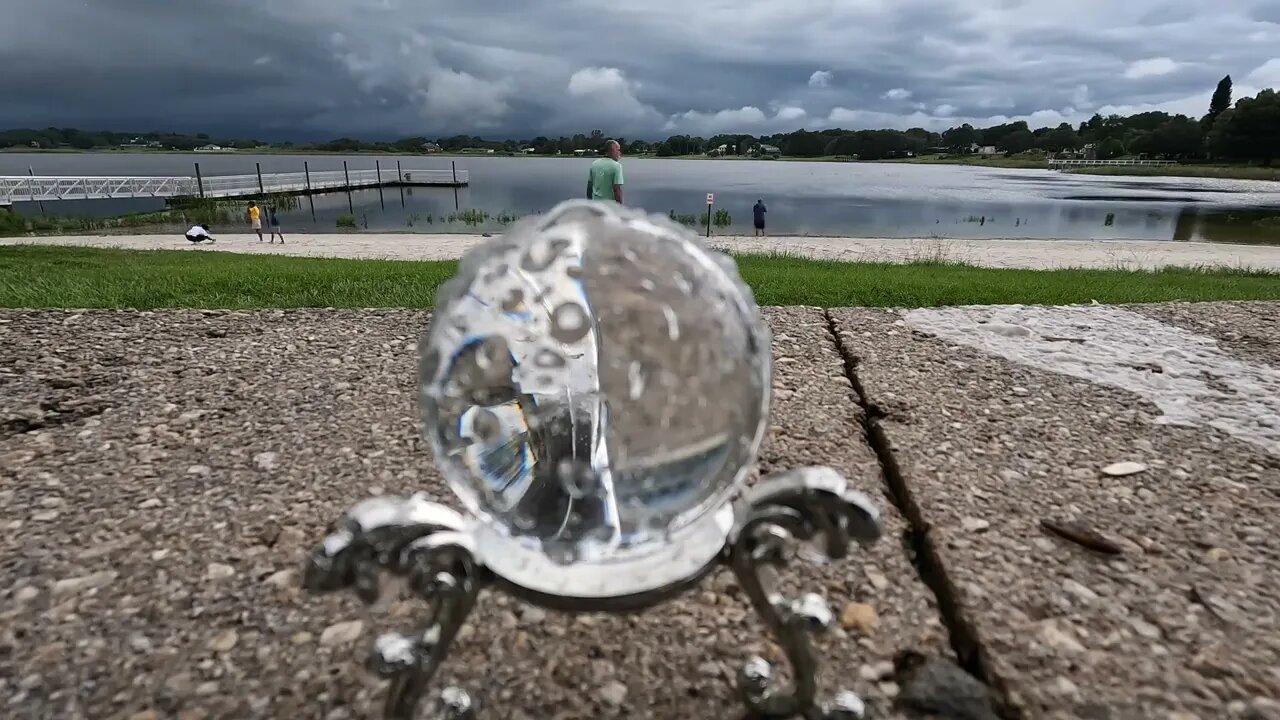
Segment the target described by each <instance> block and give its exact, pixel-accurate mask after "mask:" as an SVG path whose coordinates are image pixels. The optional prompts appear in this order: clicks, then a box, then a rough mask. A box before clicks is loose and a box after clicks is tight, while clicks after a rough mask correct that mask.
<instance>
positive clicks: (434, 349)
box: [420, 201, 770, 586]
mask: <svg viewBox="0 0 1280 720" xmlns="http://www.w3.org/2000/svg"><path fill="white" fill-rule="evenodd" d="M766 333H767V331H766V330H765V328H764V326H763V323H762V322H761V320H760V317H759V313H758V310H757V308H756V307H755V304H754V302H753V301H752V300H751V297H750V291H749V290H747V289H746V287H745V286H744V285H743V284H742V282H741V280H740V279H739V278H738V275H737V271H736V269H735V268H734V266H733V263H732V261H730V260H729V259H728V258H727V257H725V256H722V255H719V254H718V253H714V252H712V251H709V250H707V249H705V248H704V247H703V246H702V245H701V244H700V243H699V242H698V241H697V239H696V238H695V237H694V236H693V235H691V234H690V233H688V231H686V230H684V229H683V228H679V227H677V226H675V225H674V224H672V223H669V222H667V221H666V220H665V219H663V218H655V217H651V216H646V215H644V214H643V213H640V212H639V211H630V210H626V209H623V208H620V207H618V206H616V205H614V204H611V203H597V202H587V201H571V202H568V203H564V204H562V205H561V206H558V207H557V208H555V209H554V210H552V211H551V213H549V214H548V215H546V216H542V217H537V218H533V219H532V220H529V221H525V222H524V223H522V224H520V225H518V226H516V227H515V228H513V230H512V231H511V232H510V233H508V234H506V235H504V236H502V237H499V238H495V239H493V240H491V241H489V242H487V243H486V244H485V245H483V246H480V247H478V248H477V249H475V250H474V251H472V252H471V253H470V254H469V255H468V256H467V257H466V258H465V259H464V260H463V261H462V263H461V265H460V268H459V272H458V275H457V276H456V277H455V278H453V279H452V280H450V281H449V282H448V283H446V284H445V285H444V286H443V287H442V288H441V289H440V295H439V298H438V299H437V304H436V311H435V313H434V314H433V316H432V321H431V325H430V327H429V329H428V331H427V334H426V335H425V337H424V339H423V342H422V347H421V368H420V382H421V407H422V412H423V417H424V421H425V424H426V428H427V434H428V436H429V437H430V439H431V442H432V446H433V450H434V451H435V454H436V461H437V464H438V465H439V467H440V468H441V471H442V473H443V474H444V476H445V479H446V481H447V482H448V483H449V485H450V487H451V488H452V489H453V490H454V492H455V493H456V494H457V495H458V496H459V498H460V499H461V500H462V502H463V503H464V504H465V505H466V507H467V509H468V510H469V511H470V512H471V513H472V514H473V515H474V516H475V517H476V519H477V520H478V521H479V522H481V523H484V524H485V525H486V526H488V527H489V529H490V530H492V531H494V532H491V533H489V534H488V535H487V536H486V537H498V538H501V539H502V543H506V546H505V547H488V548H481V551H482V553H483V554H484V555H485V556H487V557H488V558H494V556H495V555H500V554H503V553H506V552H509V551H510V552H517V551H518V552H524V553H530V552H532V553H535V554H536V555H538V556H539V557H540V558H543V559H545V560H547V561H549V565H548V564H547V563H541V564H539V563H531V564H529V566H528V572H529V573H530V574H532V573H535V572H546V568H547V567H552V568H554V567H563V566H567V565H573V564H582V563H599V564H606V565H610V566H611V567H613V568H614V569H615V570H620V569H622V568H623V567H624V565H625V562H626V560H627V558H629V557H637V556H642V555H645V554H647V553H653V552H655V551H657V550H658V549H659V548H663V547H667V546H669V545H671V544H673V543H678V542H679V536H680V533H681V531H682V529H684V528H686V527H689V526H692V525H695V524H697V523H698V522H699V519H700V518H705V517H706V516H707V515H708V514H709V513H713V512H714V511H716V510H717V509H720V508H722V507H723V506H724V505H725V503H726V502H727V501H728V500H729V499H730V498H731V497H732V496H733V495H734V494H735V493H736V491H737V490H738V486H739V484H740V483H741V481H742V479H743V477H744V475H745V473H746V470H747V468H748V466H749V465H750V463H751V462H752V460H753V459H754V455H755V452H756V450H757V448H758V446H759V443H760V438H761V434H762V432H763V427H764V423H765V415H766V412H767V396H768V388H769V372H770V369H769V347H768V339H767V335H766ZM540 567H541V569H540V570H539V569H538V568H540ZM510 574H516V575H519V574H520V573H519V570H518V568H517V569H516V570H514V571H512V570H510V569H509V570H508V575H510ZM508 579H510V580H512V581H514V582H517V583H521V582H527V584H529V585H539V584H540V580H545V579H539V578H535V577H528V578H521V577H509V578H508ZM541 584H542V585H543V586H545V585H546V582H545V581H543V582H541Z"/></svg>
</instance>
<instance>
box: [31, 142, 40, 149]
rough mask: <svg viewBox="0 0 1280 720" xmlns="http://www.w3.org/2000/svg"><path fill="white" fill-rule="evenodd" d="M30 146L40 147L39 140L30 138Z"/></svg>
mask: <svg viewBox="0 0 1280 720" xmlns="http://www.w3.org/2000/svg"><path fill="white" fill-rule="evenodd" d="M31 147H33V148H37V149H39V147H40V141H39V140H32V141H31Z"/></svg>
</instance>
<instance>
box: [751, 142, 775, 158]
mask: <svg viewBox="0 0 1280 720" xmlns="http://www.w3.org/2000/svg"><path fill="white" fill-rule="evenodd" d="M747 154H748V155H750V156H751V157H779V156H781V155H782V150H781V149H780V148H779V147H778V146H776V145H766V144H765V143H760V144H759V145H753V146H752V147H751V149H750V150H748V151H747Z"/></svg>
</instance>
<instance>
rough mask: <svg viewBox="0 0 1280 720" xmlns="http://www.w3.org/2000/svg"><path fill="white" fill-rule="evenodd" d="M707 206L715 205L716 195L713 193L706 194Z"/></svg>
mask: <svg viewBox="0 0 1280 720" xmlns="http://www.w3.org/2000/svg"><path fill="white" fill-rule="evenodd" d="M707 204H708V205H715V204H716V194H715V193H707Z"/></svg>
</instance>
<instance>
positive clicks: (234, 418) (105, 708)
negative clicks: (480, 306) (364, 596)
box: [0, 308, 954, 720]
mask: <svg viewBox="0 0 1280 720" xmlns="http://www.w3.org/2000/svg"><path fill="white" fill-rule="evenodd" d="M766 314H767V317H768V319H769V321H770V323H771V325H772V326H773V328H774V330H775V338H774V346H773V347H774V354H775V358H776V367H775V377H774V389H775V396H774V397H775V403H774V410H773V414H772V416H771V427H770V432H769V433H768V437H767V439H766V443H765V446H764V448H763V450H762V456H761V466H762V469H764V470H765V471H769V470H778V469H785V468H789V467H793V466H796V465H799V464H810V463H822V464H830V465H833V466H835V467H837V468H838V469H840V470H841V471H843V472H844V473H846V474H847V475H848V476H849V478H850V480H851V482H853V483H854V484H856V485H857V486H858V487H860V488H861V489H863V490H864V491H865V492H867V493H868V494H869V495H871V496H872V497H873V498H874V499H875V500H876V501H877V502H878V503H879V504H880V507H881V510H882V513H883V516H884V520H885V525H886V531H887V532H886V536H885V538H884V539H883V540H882V541H881V542H880V543H879V544H878V545H876V546H875V547H873V548H871V549H869V550H868V551H866V552H859V551H857V550H855V551H854V552H853V553H852V554H851V556H850V558H849V559H848V560H846V561H842V562H840V563H829V564H825V565H817V564H811V563H809V562H806V561H804V560H802V559H798V560H796V561H795V562H794V564H793V566H792V567H793V568H794V571H793V573H791V574H789V575H787V577H788V578H789V579H788V582H787V583H786V585H787V588H788V590H789V591H792V592H795V591H800V590H804V591H819V592H822V593H823V594H825V595H826V597H827V599H828V601H829V602H830V603H831V605H832V609H833V611H834V613H835V615H836V617H837V618H838V619H839V621H838V623H837V626H836V627H835V628H834V629H833V630H832V631H831V632H829V633H828V634H827V635H825V636H823V637H822V638H821V639H820V640H819V645H820V647H821V649H822V652H823V653H824V659H823V662H824V667H825V670H824V675H823V678H822V687H823V689H824V691H825V692H826V693H827V694H830V693H831V692H833V691H835V690H836V689H839V688H844V689H850V690H854V691H856V692H858V693H859V694H860V695H861V696H862V697H863V698H864V699H865V700H866V701H867V702H868V704H869V705H870V706H871V707H872V709H873V710H874V711H875V712H876V713H877V715H876V716H877V717H884V718H893V717H915V716H913V715H909V714H903V713H904V712H906V711H900V710H897V709H895V708H894V707H893V701H894V698H895V696H898V695H899V694H900V693H903V691H904V688H903V687H902V686H901V685H900V684H899V682H898V680H899V677H898V675H897V671H896V669H895V667H894V664H893V662H892V661H893V659H894V658H895V657H896V656H898V655H899V653H901V652H902V651H907V650H909V651H912V652H914V653H918V654H919V655H921V656H924V657H927V658H930V659H931V662H936V663H938V664H939V665H938V666H939V667H943V668H945V667H950V665H949V663H950V662H951V660H952V659H953V658H954V656H953V655H952V653H951V649H950V646H949V644H948V635H947V631H946V629H945V627H944V624H943V622H942V620H941V616H940V613H939V612H938V610H937V608H936V607H935V599H934V596H933V594H932V592H931V591H930V590H929V589H928V588H927V587H926V586H925V585H924V584H923V583H922V582H921V581H920V578H919V577H918V575H917V573H916V571H915V570H914V569H913V567H912V564H911V562H910V559H909V556H908V554H907V553H906V552H905V551H904V548H903V546H902V544H901V538H902V536H903V534H904V530H905V524H904V521H903V519H902V517H901V516H900V515H898V514H897V512H896V510H895V509H894V507H893V506H892V504H891V503H890V502H889V501H888V500H886V499H885V498H884V497H883V496H882V495H881V491H880V488H881V486H882V485H881V477H880V467H879V463H878V461H877V457H876V455H875V454H874V453H873V452H872V450H871V449H870V446H869V445H868V444H867V443H866V442H865V440H864V438H863V435H862V420H863V418H862V417H861V415H860V414H859V413H860V410H859V408H858V406H857V405H856V404H854V403H853V402H852V401H851V400H850V398H851V396H852V393H853V388H852V386H851V384H850V383H849V381H848V379H847V377H846V375H845V370H844V366H843V362H842V358H841V357H840V355H839V354H838V352H837V350H836V347H835V344H834V342H833V340H832V337H831V335H830V332H829V325H828V322H827V319H826V317H825V315H824V314H823V312H822V311H820V310H817V309H802V308H790V309H767V310H766ZM427 319H428V314H427V313H425V312H420V311H404V310H368V311H359V310H353V311H333V310H329V311H325V310H298V311H261V312H221V311H172V312H123V311H121V312H115V311H88V312H76V311H4V312H0V348H3V352H0V531H2V532H0V707H3V709H2V710H0V715H2V716H4V717H6V718H42V719H43V718H58V719H60V720H61V719H63V718H82V717H83V718H128V719H132V720H147V719H148V718H170V717H172V718H182V719H183V720H199V719H201V718H206V719H207V718H256V717H262V718H267V717H273V718H324V719H326V720H341V719H342V718H372V717H377V716H378V714H379V712H380V704H381V700H382V696H383V693H384V690H385V685H384V683H383V682H382V681H380V680H378V679H377V678H375V677H373V676H372V675H370V674H369V673H368V672H367V671H366V670H365V669H364V668H363V666H362V664H363V660H364V658H365V656H366V654H367V652H368V650H369V648H370V646H371V644H372V641H373V638H374V637H375V636H376V635H377V633H379V632H381V631H383V630H388V629H401V630H405V629H410V628H412V627H414V622H413V621H414V617H413V615H414V614H415V613H420V612H421V611H422V608H421V606H420V605H419V604H417V603H415V602H412V601H408V600H401V601H395V602H392V603H390V604H389V606H387V607H385V608H382V609H370V608H367V607H365V606H364V605H362V604H361V603H360V602H359V601H358V600H356V599H355V598H354V597H353V596H352V595H350V594H337V595H326V596H315V595H312V594H309V593H306V592H304V591H302V590H301V589H300V588H299V587H298V572H297V571H298V568H299V566H300V560H301V558H302V556H303V554H304V553H305V551H306V550H308V549H309V548H310V547H312V546H313V544H314V543H316V542H317V541H318V540H319V539H321V538H322V537H323V535H324V533H325V531H326V529H327V526H328V524H329V523H330V522H331V521H333V520H334V519H336V518H337V517H339V516H340V514H341V513H342V512H343V511H344V510H345V509H347V508H348V507H349V506H350V505H352V504H353V503H355V502H357V501H359V500H361V499H363V498H365V497H367V496H369V495H370V494H377V493H393V494H404V493H409V492H412V491H416V490H425V491H426V492H427V493H428V494H430V495H431V496H433V497H435V498H437V499H440V500H442V501H446V502H448V501H449V500H450V495H449V493H448V491H447V490H446V489H445V487H444V486H443V484H442V481H441V479H440V477H439V476H438V475H437V473H436V471H435V470H434V468H433V467H432V464H431V462H430V456H429V451H428V449H427V447H426V445H425V443H424V442H423V441H422V440H421V439H420V437H421V433H420V429H419V422H418V419H417V412H416V407H415V400H414V385H415V371H416V366H415V361H416V341H417V338H418V335H419V333H420V332H421V330H422V329H423V328H424V327H425V324H426V322H427ZM754 653H760V654H762V655H764V656H765V657H768V658H770V659H772V660H780V659H781V655H780V650H779V648H778V647H777V646H776V645H775V644H773V643H772V642H771V641H770V640H769V639H768V638H767V636H766V634H765V631H764V629H763V628H762V627H761V625H760V623H759V622H758V621H757V619H756V617H755V614H754V612H753V611H752V610H751V609H750V608H749V606H748V605H747V603H746V601H745V598H744V597H743V596H742V594H741V593H740V592H739V591H738V589H737V588H736V586H735V584H734V582H733V580H732V578H731V576H730V575H729V574H728V573H724V572H722V573H719V574H717V575H715V576H713V577H711V578H709V579H708V581H707V582H706V583H705V584H704V585H703V586H702V587H699V588H697V589H696V590H694V591H693V592H691V593H690V594H688V595H686V596H684V597H682V598H680V599H678V600H675V601H672V602H670V603H669V604H667V605H664V606H661V607H659V608H656V609H654V610H652V611H649V612H646V613H643V614H639V615H630V616H606V615H582V616H576V617H574V616H568V615H563V614H559V613H555V612H549V611H544V610H542V609H539V608H535V607H531V606H528V605H524V604H522V603H519V602H516V601H514V600H510V599H508V598H506V597H504V596H501V595H498V594H496V593H486V594H483V595H482V599H481V602H480V605H479V607H478V609H477V611H476V612H475V614H473V616H472V618H471V619H470V622H469V623H468V625H467V628H465V629H464V630H463V633H462V635H461V638H460V642H459V644H458V645H457V646H456V647H455V648H454V652H453V653H451V655H450V659H449V661H448V662H447V663H446V665H445V668H444V670H443V671H442V673H441V675H440V677H439V678H438V682H437V685H441V684H443V683H444V682H457V683H459V684H461V685H463V686H464V687H466V688H468V689H469V690H470V691H472V693H473V696H474V697H475V698H476V699H477V700H478V701H479V703H480V705H481V707H482V709H483V711H484V712H483V714H482V717H486V718H537V719H541V718H563V719H567V718H597V717H628V718H632V717H644V718H710V717H725V716H726V714H728V716H737V711H738V707H739V706H738V704H737V702H736V700H735V699H734V697H733V695H732V689H731V685H732V682H733V676H734V675H735V673H736V671H737V668H738V667H739V666H740V665H741V663H742V662H743V661H744V660H745V659H746V658H747V657H748V656H750V655H751V654H754ZM931 667H932V666H931ZM907 689H909V690H911V691H912V692H916V691H917V690H916V689H913V688H907Z"/></svg>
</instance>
